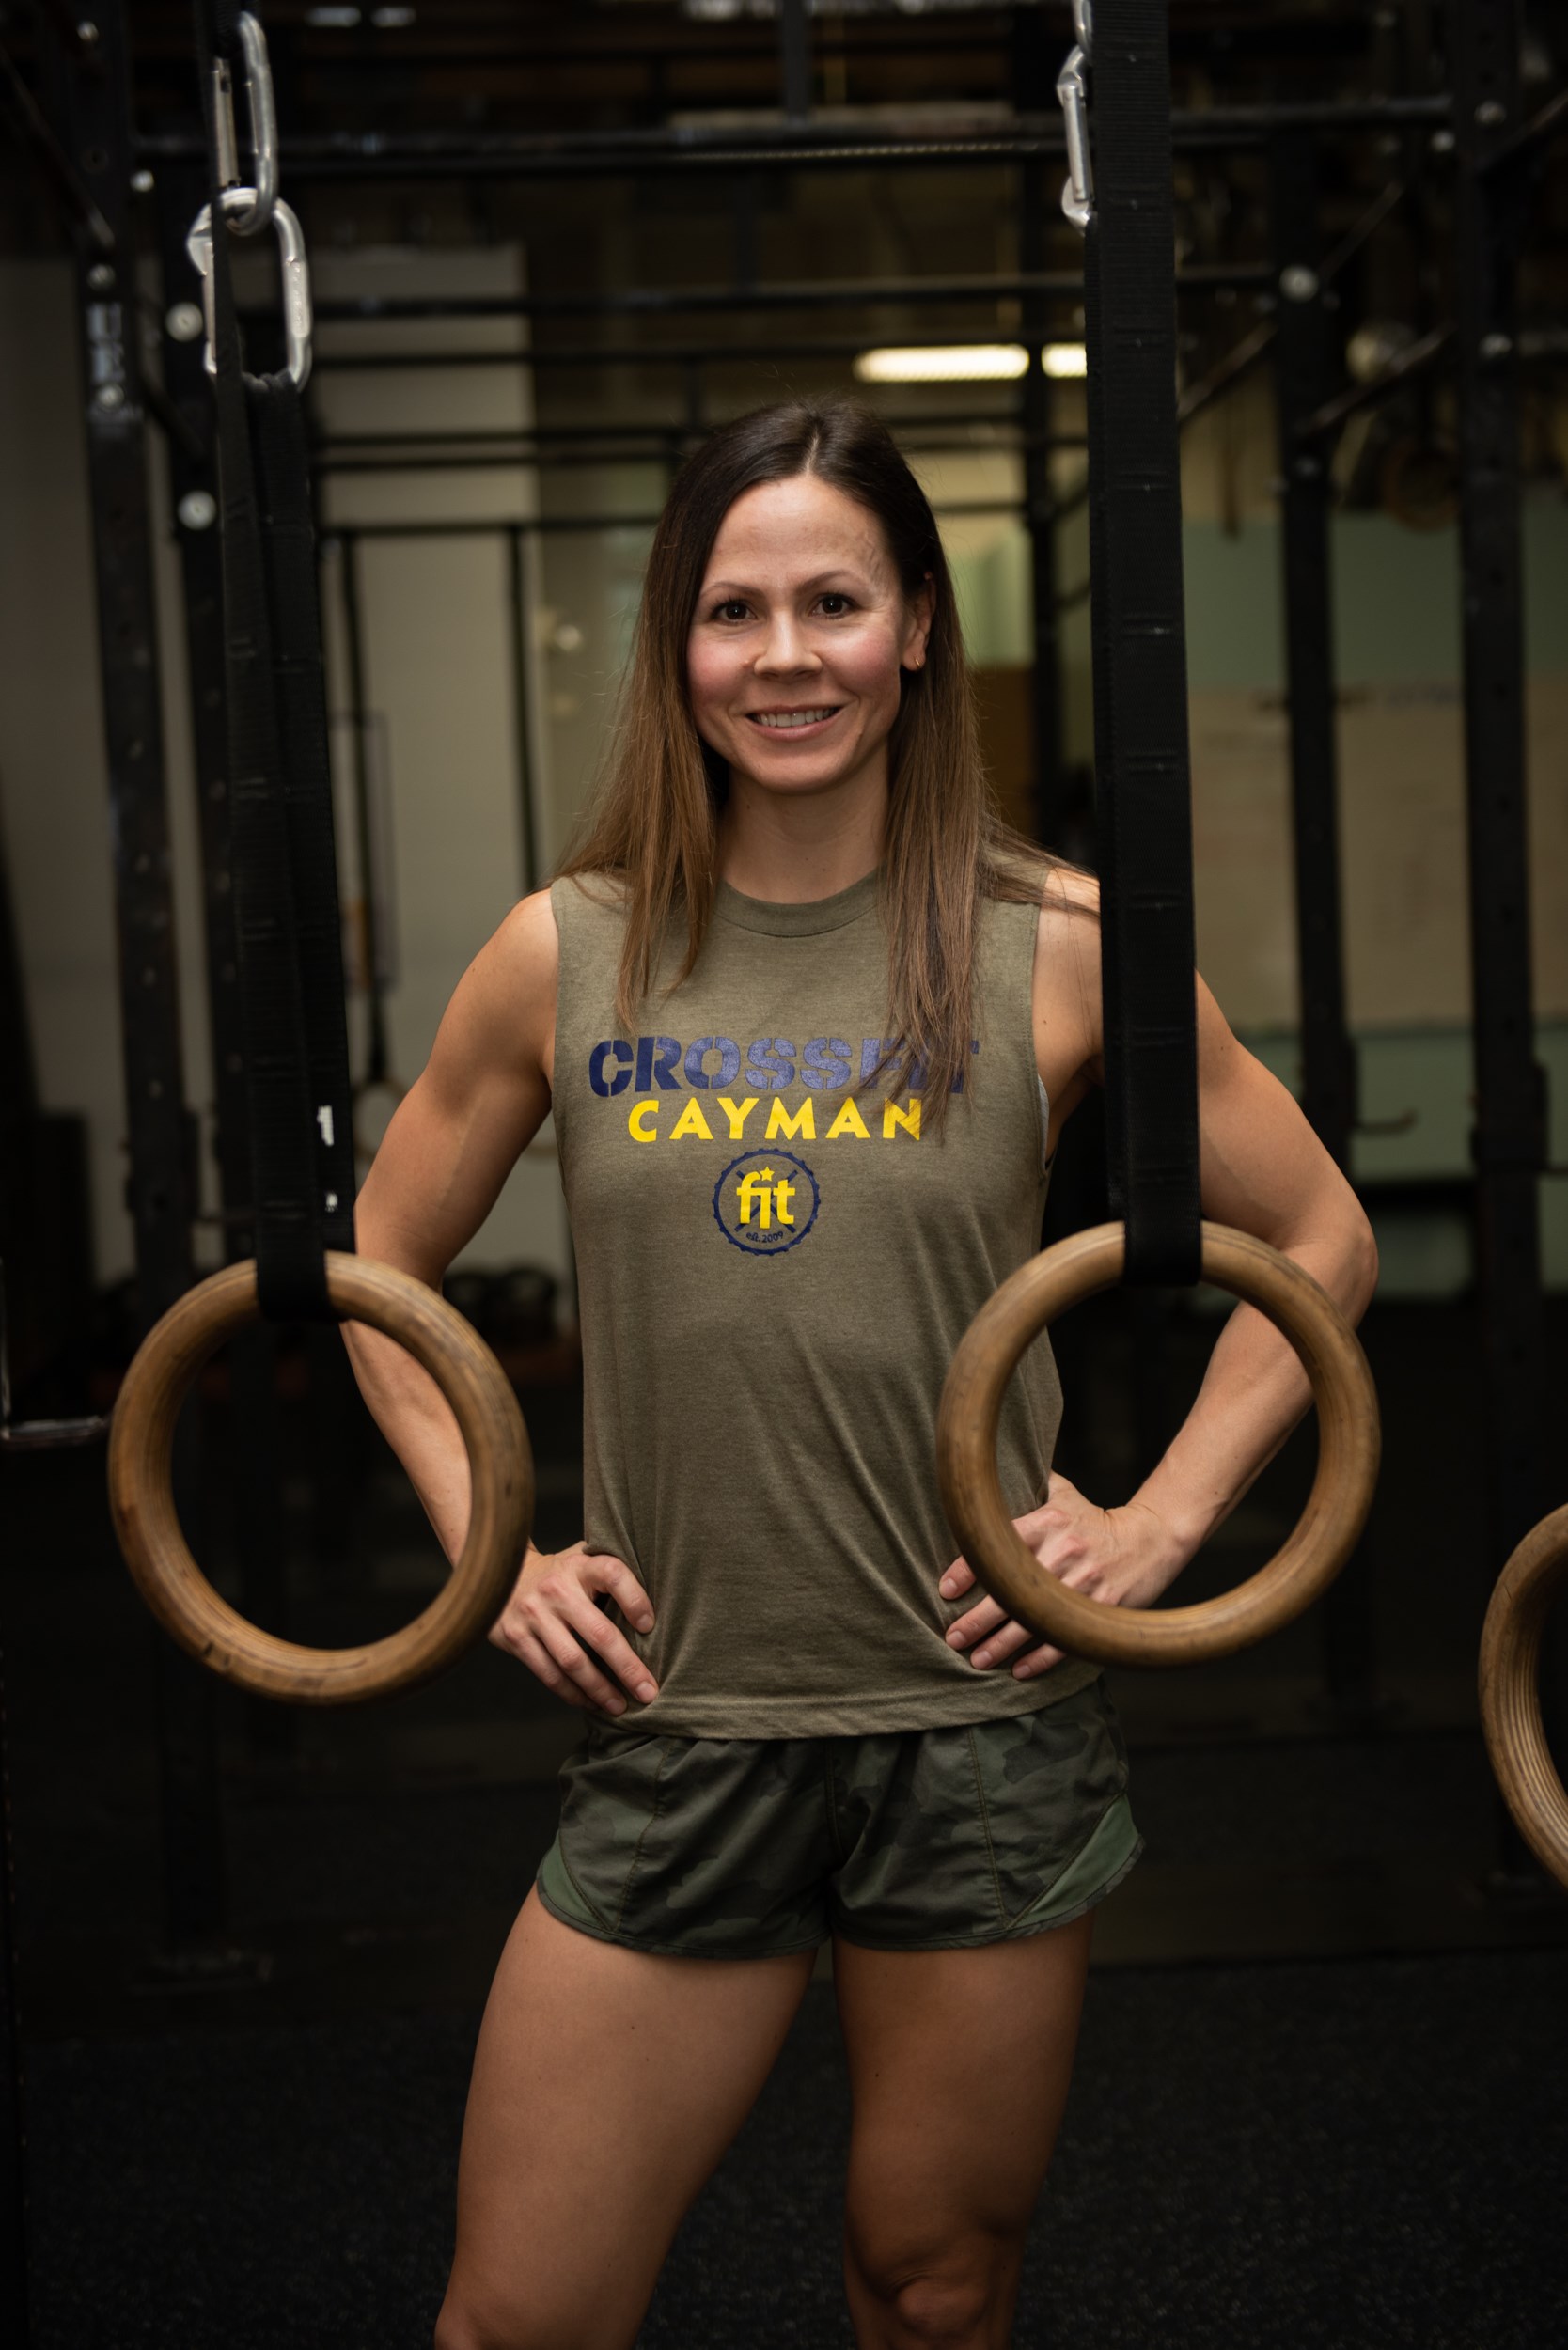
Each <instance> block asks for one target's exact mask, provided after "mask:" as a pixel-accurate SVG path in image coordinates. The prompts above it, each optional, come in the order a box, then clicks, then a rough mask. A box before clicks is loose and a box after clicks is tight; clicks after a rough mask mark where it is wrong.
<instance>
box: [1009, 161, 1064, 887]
mask: <svg viewBox="0 0 1568 2350" xmlns="http://www.w3.org/2000/svg"><path fill="white" fill-rule="evenodd" d="M1018 182H1019V185H1018V251H1019V258H1020V259H1021V260H1022V261H1023V263H1024V268H1025V271H1026V273H1027V275H1028V276H1030V277H1032V278H1037V279H1038V278H1039V277H1041V276H1043V270H1042V268H1041V264H1042V262H1043V259H1044V256H1045V246H1046V242H1047V226H1048V222H1049V217H1050V211H1054V210H1055V208H1056V201H1057V190H1056V188H1055V186H1054V185H1048V184H1047V180H1046V175H1045V172H1044V170H1043V167H1042V166H1041V165H1040V164H1025V165H1024V167H1023V169H1022V170H1021V171H1020V172H1019V175H1018ZM1022 325H1023V340H1024V344H1025V347H1026V349H1027V352H1028V353H1029V368H1028V372H1027V374H1026V375H1025V377H1024V378H1023V381H1022V383H1021V384H1020V386H1019V392H1020V399H1019V419H1018V420H1019V426H1020V429H1021V432H1022V436H1023V447H1024V520H1025V525H1026V527H1027V531H1028V535H1029V589H1030V628H1031V635H1032V642H1031V645H1030V654H1031V660H1030V667H1029V721H1030V726H1029V731H1030V734H1031V736H1032V738H1033V742H1032V749H1033V753H1034V767H1033V776H1032V785H1033V797H1034V826H1035V835H1036V838H1038V839H1040V840H1043V842H1044V843H1045V844H1046V846H1047V847H1050V848H1056V849H1060V848H1061V847H1062V846H1063V825H1064V822H1065V819H1066V814H1067V804H1066V757H1065V744H1064V741H1063V726H1062V684H1061V605H1060V602H1059V598H1058V577H1057V515H1056V508H1055V506H1054V504H1053V502H1052V493H1051V454H1050V452H1051V406H1052V401H1051V380H1050V378H1049V376H1047V374H1046V373H1045V369H1044V366H1043V361H1042V357H1041V351H1042V346H1043V343H1044V342H1045V339H1046V334H1047V314H1046V306H1045V303H1044V300H1043V295H1042V293H1039V292H1031V293H1028V294H1027V295H1026V296H1025V298H1024V302H1023V314H1022Z"/></svg>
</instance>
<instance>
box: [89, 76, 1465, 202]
mask: <svg viewBox="0 0 1568 2350" xmlns="http://www.w3.org/2000/svg"><path fill="white" fill-rule="evenodd" d="M1449 114H1450V101H1449V99H1448V98H1447V96H1446V95H1442V94H1437V95H1434V96H1430V97H1421V98H1365V99H1348V100H1335V99H1326V100H1321V101H1319V100H1302V101H1299V102H1291V103H1287V102H1278V103H1275V104H1266V105H1242V106H1210V107H1204V108H1202V109H1200V110H1199V111H1196V112H1194V111H1189V110H1186V109H1184V108H1180V107H1179V108H1177V109H1176V111H1175V112H1174V114H1173V115H1172V117H1171V132H1172V138H1173V141H1174V144H1175V146H1176V147H1177V148H1178V149H1221V150H1226V149H1238V148H1246V147H1263V146H1266V145H1267V144H1268V142H1269V140H1270V139H1272V138H1274V137H1275V136H1277V135H1278V133H1279V132H1281V131H1287V130H1306V131H1312V132H1314V133H1318V134H1319V135H1328V134H1333V133H1352V132H1357V131H1396V130H1403V129H1407V128H1410V127H1423V128H1431V129H1434V130H1436V129H1441V128H1443V127H1445V126H1446V125H1447V123H1448V120H1449ZM197 152H198V145H197V142H196V141H195V140H194V139H192V138H191V137H190V136H188V135H187V134H185V133H179V132H172V133H154V134H152V135H149V136H147V137H144V138H142V139H140V140H139V141H138V142H137V147H136V160H137V162H138V163H144V164H148V165H149V166H151V167H152V168H154V169H156V167H157V166H158V165H159V164H162V163H167V162H190V161H192V160H193V159H194V158H195V157H196V154H197ZM1064 152H1065V149H1064V145H1063V140H1062V133H1061V124H1060V120H1059V118H1056V117H1053V116H1041V117H1033V118H1031V117H1028V116H1020V117H1018V118H1017V119H1016V121H1015V122H1013V123H1010V124H1009V125H1008V126H1007V127H1006V128H1005V129H1000V130H998V129H996V127H995V126H994V125H992V124H991V123H989V122H986V123H978V124H976V126H975V127H974V128H973V129H972V130H964V128H962V127H961V126H958V125H955V126H954V128H953V130H952V131H951V132H949V133H946V134H940V135H939V134H933V131H932V128H931V123H930V118H929V117H926V118H922V117H920V116H918V115H915V116H911V117H910V118H908V119H907V121H906V122H904V123H902V124H901V123H899V122H898V121H897V120H892V121H888V120H886V119H885V118H878V120H877V121H876V123H875V125H874V127H872V126H861V125H859V124H833V125H824V124H823V123H820V122H812V123H809V124H798V123H777V122H766V121H759V122H757V123H755V124H747V126H746V128H745V133H735V132H733V131H729V130H726V131H716V132H712V131H706V132H705V131H696V130H688V129H675V130H671V129H658V130H649V131H604V132H591V131H583V132H572V133H549V132H537V133H530V132H518V133H504V132H503V133H491V134H485V135H478V136H474V135H470V136H469V137H467V138H455V137H453V136H452V135H451V134H450V133H446V132H436V133H431V134H429V135H428V136H420V135H418V134H408V133H401V134H395V133H381V132H376V133H369V134H362V133H353V132H343V133H336V134H335V135H333V136H331V137H328V138H301V139H285V140H284V142H283V145H282V149H281V159H282V166H283V170H284V173H285V176H286V179H287V180H288V181H289V183H290V185H291V186H293V187H295V188H298V187H300V186H302V185H304V184H306V183H307V182H321V181H327V180H430V179H436V180H447V179H456V180H463V179H472V178H490V177H494V178H504V179H526V178H542V179H557V178H558V179H570V178H575V177H582V176H587V177H589V178H595V179H603V178H609V177H613V176H615V175H617V174H621V175H625V174H637V173H642V172H654V171H692V170H702V169H707V170H718V171H732V170H734V169H735V168H736V166H737V165H744V166H745V167H746V168H747V169H751V168H757V169H768V168H772V169H775V170H784V171H795V170H800V169H804V168H808V167H809V168H813V169H823V168H843V167H845V166H858V167H862V168H863V167H866V166H868V165H875V166H876V167H877V168H878V169H879V170H880V169H888V168H894V169H897V168H902V167H905V166H907V167H910V168H915V169H920V170H927V169H930V168H932V167H933V165H944V164H950V165H956V166H958V167H961V168H962V167H965V166H967V167H973V166H976V165H984V166H991V165H995V164H1009V163H1027V162H1029V161H1031V160H1035V159H1039V160H1041V161H1055V160H1058V159H1059V158H1060V157H1061V156H1062V154H1063V153H1064Z"/></svg>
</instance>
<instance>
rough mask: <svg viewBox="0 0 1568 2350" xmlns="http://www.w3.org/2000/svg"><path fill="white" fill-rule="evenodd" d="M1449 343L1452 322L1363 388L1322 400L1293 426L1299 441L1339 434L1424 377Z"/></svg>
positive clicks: (1358, 386)
mask: <svg viewBox="0 0 1568 2350" xmlns="http://www.w3.org/2000/svg"><path fill="white" fill-rule="evenodd" d="M1452 340H1453V326H1452V323H1451V321H1450V322H1446V323H1445V324H1443V325H1441V326H1435V327H1433V328H1432V329H1431V330H1430V331H1429V332H1428V333H1427V334H1425V335H1419V336H1418V337H1417V338H1416V340H1415V341H1414V342H1413V343H1411V344H1410V345H1409V347H1408V349H1406V350H1404V351H1402V352H1400V354H1399V357H1398V358H1397V359H1392V360H1390V361H1389V363H1388V366H1387V367H1386V368H1382V369H1381V370H1380V371H1379V373H1378V374H1376V375H1374V376H1371V377H1369V379H1368V380H1367V382H1366V383H1364V384H1350V385H1348V386H1347V388H1346V389H1345V390H1344V391H1342V392H1336V393H1335V395H1334V397H1333V398H1332V399H1325V401H1324V402H1323V403H1322V405H1321V407H1317V408H1314V409H1313V410H1312V413H1311V414H1310V415H1307V416H1303V417H1302V418H1301V419H1300V422H1299V423H1298V424H1297V426H1296V432H1297V435H1298V440H1299V441H1302V442H1305V441H1313V440H1320V439H1324V438H1325V437H1327V436H1329V435H1331V434H1333V433H1336V432H1338V431H1340V428H1341V425H1344V424H1347V423H1348V422H1349V421H1350V418H1351V417H1352V416H1355V415H1359V414H1360V412H1361V410H1362V409H1363V408H1375V407H1377V406H1378V405H1379V403H1380V402H1381V401H1383V400H1385V399H1388V397H1389V395H1390V393H1393V392H1397V391H1398V390H1399V389H1400V387H1401V385H1402V384H1408V383H1409V382H1411V381H1412V379H1413V378H1414V377H1416V376H1418V375H1421V374H1424V373H1425V371H1426V369H1427V368H1430V367H1431V366H1432V365H1433V364H1434V362H1435V361H1436V360H1438V359H1440V358H1441V357H1442V356H1443V354H1444V352H1446V351H1447V350H1448V347H1449V345H1450V343H1451V342H1452Z"/></svg>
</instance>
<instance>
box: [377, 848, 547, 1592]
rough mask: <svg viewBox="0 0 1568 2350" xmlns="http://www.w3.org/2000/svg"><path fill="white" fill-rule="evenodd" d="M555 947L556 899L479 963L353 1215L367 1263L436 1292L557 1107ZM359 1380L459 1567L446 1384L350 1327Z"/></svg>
mask: <svg viewBox="0 0 1568 2350" xmlns="http://www.w3.org/2000/svg"><path fill="white" fill-rule="evenodd" d="M556 974H557V939H556V923H555V917H554V915H553V914H552V912H551V910H550V900H549V896H548V893H547V892H544V891H541V892H540V893H539V894H538V895H537V896H535V897H531V898H525V900H524V901H523V902H522V904H521V905H519V906H517V907H515V908H514V909H513V911H512V912H511V913H510V915H509V916H508V917H507V918H506V920H505V921H504V922H503V923H502V925H501V927H500V929H499V930H498V931H497V932H495V934H494V937H493V938H492V939H491V940H490V941H489V943H488V945H486V946H485V947H484V948H481V949H480V951H479V953H478V955H477V956H476V957H475V959H474V961H473V963H472V964H470V965H469V967H468V969H467V970H466V971H465V972H464V974H463V978H462V979H461V980H460V981H459V982H458V987H457V991H456V993H455V994H454V995H453V997H452V1000H451V1002H450V1003H449V1004H448V1005H447V1011H446V1014H445V1016H444V1018H443V1020H442V1023H441V1026H440V1029H439V1031H438V1033H437V1036H436V1040H435V1044H434V1047H433V1049H432V1050H431V1058H430V1060H429V1062H428V1064H427V1065H426V1068H425V1070H424V1072H423V1073H422V1074H421V1076H420V1077H419V1079H418V1082H417V1083H416V1085H414V1086H413V1087H412V1088H411V1089H410V1090H409V1092H408V1093H407V1095H406V1096H405V1097H404V1099H403V1101H402V1102H401V1103H400V1105H399V1106H398V1110H397V1114H396V1116H395V1117H394V1118H393V1120H392V1122H391V1124H390V1125H389V1126H388V1127H387V1130H386V1134H385V1136H384V1140H383V1142H382V1145H381V1148H380V1150H379V1151H378V1152H376V1156H375V1159H374V1161H373V1163H372V1165H371V1167H370V1171H369V1173H368V1176H367V1177H366V1179H365V1184H364V1188H363V1189H362V1191H361V1192H360V1195H359V1200H358V1204H357V1207H356V1210H355V1216H354V1229H355V1235H356V1239H357V1242H358V1246H359V1249H360V1251H361V1253H362V1254H363V1255H364V1256H366V1257H371V1258H375V1259H377V1260H378V1261H380V1262H381V1263H383V1264H390V1265H395V1266H396V1267H397V1268H398V1269H399V1270H400V1272H403V1273H409V1274H412V1275H413V1276H414V1277H415V1279H416V1280H417V1281H425V1282H428V1283H429V1285H430V1287H431V1289H438V1288H439V1287H440V1285H441V1278H442V1276H443V1274H444V1273H445V1272H446V1270H447V1266H448V1265H449V1264H450V1262H451V1261H452V1259H453V1258H454V1257H455V1256H456V1255H457V1253H458V1251H459V1250H460V1249H461V1248H463V1247H464V1246H466V1245H467V1243H468V1242H469V1241H470V1240H472V1239H473V1237H474V1234H475V1233H476V1232H477V1231H478V1229H479V1226H480V1225H481V1224H482V1223H483V1222H484V1219H485V1217H486V1216H487V1215H488V1214H489V1213H490V1211H491V1209H492V1207H493V1206H494V1203H495V1199H496V1197H497V1195H498V1194H499V1192H500V1189H501V1186H502V1184H503V1183H505V1182H506V1179H507V1177H508V1175H509V1174H510V1171H511V1168H512V1167H514V1166H515V1164H516V1162H517V1159H518V1157H519V1155H520V1154H521V1152H523V1151H524V1150H525V1149H526V1147H527V1145H528V1143H529V1141H530V1140H531V1139H532V1137H533V1136H534V1135H535V1134H536V1133H537V1131H538V1129H539V1127H540V1125H541V1123H542V1121H543V1120H544V1117H545V1115H546V1113H547V1112H548V1110H549V1107H550V1077H551V1055H552V1048H553V1043H554V1037H555V1024H556ZM343 1335H344V1338H345V1340H346V1341H347V1343H348V1348H349V1353H350V1355H351V1357H352V1358H353V1367H354V1373H355V1376H356V1377H357V1379H358V1381H359V1385H360V1387H361V1389H362V1390H363V1392H364V1395H365V1400H366V1402H368V1405H369V1407H370V1410H371V1411H372V1413H373V1414H374V1415H375V1418H376V1420H377V1421H378V1423H379V1424H380V1426H381V1428H382V1431H383V1433H384V1435H385V1436H386V1439H387V1441H388V1443H389V1444H390V1445H391V1446H392V1449H393V1450H394V1451H395V1452H396V1453H397V1455H398V1457H399V1459H400V1461H401V1462H402V1464H403V1466H404V1467H405V1468H406V1469H407V1471H408V1473H409V1476H410V1478H411V1479H412V1480H413V1482H414V1487H415V1490H416V1493H417V1494H418V1496H419V1498H420V1500H421V1501H422V1502H423V1503H424V1505H425V1508H426V1510H427V1512H429V1514H430V1518H431V1523H432V1525H433V1526H434V1528H435V1530H436V1532H437V1534H438V1535H439V1536H440V1538H441V1543H442V1546H443V1548H444V1549H445V1550H446V1552H447V1557H448V1558H451V1559H455V1558H456V1556H457V1554H458V1551H459V1550H460V1549H461V1547H462V1544H463V1535H464V1532H465V1531H466V1528H467V1525H468V1507H469V1495H468V1461H467V1456H466V1454H465V1453H464V1451H463V1439H462V1437H461V1435H460V1434H459V1433H458V1426H457V1422H456V1420H455V1419H454V1418H453V1417H452V1414H451V1412H450V1410H449V1409H448V1408H447V1403H446V1402H445V1401H444V1400H443V1398H442V1396H441V1394H440V1391H439V1390H438V1388H437V1387H436V1386H435V1383H434V1381H433V1380H432V1379H431V1377H430V1376H429V1374H428V1372H426V1371H421V1370H420V1368H419V1366H418V1364H417V1363H416V1362H415V1361H414V1360H413V1359H412V1357H411V1356H410V1355H405V1354H404V1352H403V1351H402V1349H401V1347H400V1346H397V1345H396V1344H394V1342H393V1341H392V1340H390V1339H384V1338H383V1337H381V1336H380V1334H379V1333H378V1332H376V1331H373V1330H368V1329H366V1328H365V1327H364V1326H363V1325H362V1324H357V1323H351V1324H346V1325H345V1327H344V1333H343Z"/></svg>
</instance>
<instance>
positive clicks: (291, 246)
mask: <svg viewBox="0 0 1568 2350" xmlns="http://www.w3.org/2000/svg"><path fill="white" fill-rule="evenodd" d="M255 198H256V190H255V189H254V188H226V189H225V190H224V194H223V209H224V215H225V218H226V219H227V215H228V213H229V212H230V211H240V210H242V209H243V208H247V207H248V206H249V205H251V204H252V203H253V202H254V201H255ZM273 227H274V228H275V229H276V231H277V244H278V259H279V262H280V263H281V265H282V270H283V347H284V351H285V353H286V363H287V366H288V369H289V374H290V380H291V381H292V383H293V384H294V386H295V389H296V390H298V391H303V390H304V389H305V386H306V383H307V382H308V380H309V376H310V323H311V311H310V269H309V265H308V263H307V262H306V258H305V237H304V234H303V232H302V231H301V228H300V225H299V221H298V219H297V218H296V217H295V214H294V211H293V210H292V208H291V207H290V205H288V204H285V202H284V201H283V198H282V197H281V196H277V197H275V198H274V203H273ZM185 250H186V252H187V253H188V254H189V255H190V257H191V259H192V261H193V263H194V264H195V266H196V269H198V270H199V271H200V273H201V292H202V303H203V306H204V308H205V310H206V313H207V372H208V374H209V375H216V373H217V371H218V364H217V361H216V359H215V358H214V356H213V353H212V345H213V341H214V339H215V337H216V333H217V321H216V318H215V315H214V310H215V304H214V297H213V290H212V206H211V204H204V205H203V206H202V208H201V210H200V211H199V212H198V213H197V214H196V220H195V223H194V225H193V227H192V228H191V233H190V235H189V236H188V237H187V238H186V240H185Z"/></svg>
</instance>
